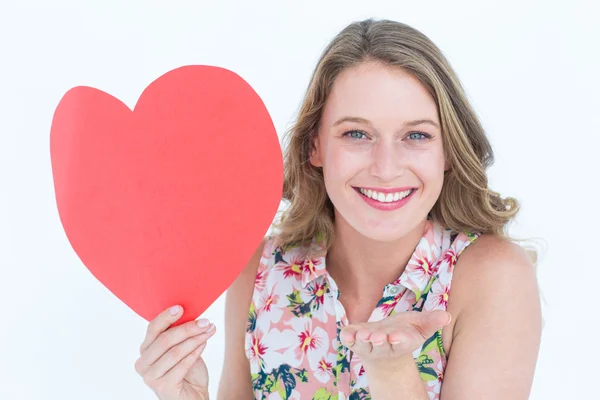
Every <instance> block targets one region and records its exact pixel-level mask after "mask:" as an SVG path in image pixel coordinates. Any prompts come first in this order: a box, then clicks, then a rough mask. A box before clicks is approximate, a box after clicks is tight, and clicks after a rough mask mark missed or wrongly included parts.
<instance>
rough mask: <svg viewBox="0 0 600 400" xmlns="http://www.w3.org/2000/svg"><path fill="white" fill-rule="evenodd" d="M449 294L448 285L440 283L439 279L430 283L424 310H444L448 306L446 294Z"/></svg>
mask: <svg viewBox="0 0 600 400" xmlns="http://www.w3.org/2000/svg"><path fill="white" fill-rule="evenodd" d="M449 294H450V286H449V285H444V284H442V283H441V281H440V279H436V281H435V282H434V283H433V285H431V291H430V293H429V295H428V296H427V300H426V301H425V305H424V307H423V308H424V310H425V311H433V310H445V309H446V307H447V306H448V296H449Z"/></svg>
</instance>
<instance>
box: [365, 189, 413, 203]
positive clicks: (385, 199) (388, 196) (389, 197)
mask: <svg viewBox="0 0 600 400" xmlns="http://www.w3.org/2000/svg"><path fill="white" fill-rule="evenodd" d="M358 191H359V192H360V193H362V194H363V195H365V196H367V197H369V198H371V199H373V200H377V201H379V202H381V203H391V202H393V201H398V200H402V199H403V198H405V197H406V196H408V195H409V194H410V193H411V192H412V189H409V190H405V191H404V192H396V193H381V192H376V191H375V190H371V189H363V188H358Z"/></svg>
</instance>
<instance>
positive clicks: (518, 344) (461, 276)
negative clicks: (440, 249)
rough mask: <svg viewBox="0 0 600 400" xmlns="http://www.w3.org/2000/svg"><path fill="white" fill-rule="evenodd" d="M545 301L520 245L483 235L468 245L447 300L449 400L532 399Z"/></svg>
mask: <svg viewBox="0 0 600 400" xmlns="http://www.w3.org/2000/svg"><path fill="white" fill-rule="evenodd" d="M540 303H541V302H540V295H539V290H538V285H537V279H536V274H535V268H534V266H533V264H532V263H531V261H530V259H529V256H528V254H527V252H526V251H525V250H524V249H523V248H522V247H521V246H519V245H517V244H515V243H512V242H510V241H509V240H506V239H503V238H500V237H498V236H494V235H481V236H480V237H479V238H477V240H474V241H473V242H472V243H471V244H470V245H469V246H468V247H466V248H465V249H464V251H463V254H462V255H461V257H460V258H459V259H458V260H457V262H456V265H455V269H454V278H453V283H452V290H451V294H450V296H449V302H448V311H449V312H450V314H452V317H453V318H452V320H453V323H452V324H451V325H450V326H448V327H446V328H450V329H448V330H445V338H444V340H445V342H444V349H445V350H446V352H447V354H448V355H449V361H448V367H447V369H446V372H445V374H444V398H447V399H455V398H466V397H468V398H500V397H501V398H523V399H524V398H528V393H529V390H530V386H531V380H532V379H533V373H534V370H535V364H536V359H537V354H538V351H539V346H540V338H541V330H542V315H541V304H540ZM506 382H509V383H510V385H507V384H506Z"/></svg>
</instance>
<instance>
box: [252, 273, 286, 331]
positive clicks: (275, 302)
mask: <svg viewBox="0 0 600 400" xmlns="http://www.w3.org/2000/svg"><path fill="white" fill-rule="evenodd" d="M276 288H277V284H274V285H273V287H272V288H271V290H270V291H264V292H262V293H261V295H260V298H259V299H258V301H257V302H256V303H257V304H256V312H257V314H258V315H260V316H261V319H262V318H264V319H266V322H267V323H265V324H264V325H261V326H260V328H262V327H265V328H266V329H265V330H267V329H268V328H269V327H270V326H271V324H272V323H275V324H276V323H277V322H279V320H280V319H281V317H282V315H283V308H284V307H285V304H284V301H282V297H281V295H280V294H279V293H278V292H277V291H276Z"/></svg>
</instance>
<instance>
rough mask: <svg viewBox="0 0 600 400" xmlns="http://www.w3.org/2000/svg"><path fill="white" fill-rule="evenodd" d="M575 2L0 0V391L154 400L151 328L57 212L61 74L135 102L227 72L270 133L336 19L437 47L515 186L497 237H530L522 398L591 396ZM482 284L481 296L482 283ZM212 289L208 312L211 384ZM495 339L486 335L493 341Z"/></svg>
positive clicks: (593, 94) (587, 203) (497, 171)
mask: <svg viewBox="0 0 600 400" xmlns="http://www.w3.org/2000/svg"><path fill="white" fill-rule="evenodd" d="M594 7H597V5H594V4H593V2H591V1H589V2H584V1H570V2H564V1H554V2H553V1H548V0H546V1H519V2H517V1H506V0H505V1H483V2H482V1H478V0H461V1H451V2H448V1H443V2H442V1H440V2H429V1H427V2H425V1H410V2H409V1H400V0H394V1H381V2H377V1H372V0H370V1H360V2H359V1H343V2H333V1H302V2H293V1H282V0H279V1H272V2H260V1H254V2H252V1H250V2H248V1H237V2H228V1H219V2H209V1H194V2H185V1H180V2H152V1H148V0H143V1H142V0H135V1H134V0H129V1H116V0H104V1H86V2H82V1H65V0H54V1H51V2H48V1H43V0H37V1H19V2H16V1H11V0H0V307H2V310H1V311H0V398H1V399H14V400H20V399H26V400H34V399H35V400H38V399H44V400H45V399H62V400H71V399H72V400H75V399H77V400H78V399H82V398H85V399H88V400H94V399H103V400H104V399H154V398H155V396H154V394H153V393H152V391H151V390H150V389H148V388H146V387H145V386H144V383H143V382H142V380H141V378H140V377H139V376H138V375H137V374H136V372H135V371H134V362H135V360H136V358H137V357H138V347H139V345H140V343H141V341H142V339H143V337H144V334H145V329H146V325H147V322H146V321H144V320H142V319H141V318H140V317H138V316H137V315H136V314H135V313H134V312H133V311H131V310H130V309H129V308H127V307H126V306H124V305H123V304H122V303H121V302H120V301H119V300H117V299H116V298H115V297H114V296H113V295H112V294H111V293H110V292H109V291H108V290H107V289H106V288H104V287H103V286H102V285H101V284H100V283H99V282H98V281H97V280H96V279H95V278H94V277H93V276H92V275H91V274H90V273H89V272H88V270H87V269H86V268H85V267H84V266H83V264H82V263H81V262H80V260H79V258H78V257H77V255H76V254H75V253H74V251H73V250H72V248H71V247H70V245H69V243H68V241H67V238H66V235H65V234H64V232H63V230H62V226H61V224H60V221H59V217H58V213H57V209H56V204H55V200H54V189H53V183H52V174H51V167H50V152H49V132H50V124H51V120H52V115H53V112H54V108H55V107H56V105H57V104H58V101H59V100H60V99H61V97H62V96H63V94H64V93H65V92H66V91H67V90H68V89H70V88H71V87H73V86H78V85H87V86H93V87H96V88H99V89H101V90H104V91H106V92H108V93H111V94H112V95H114V96H115V97H117V98H119V99H121V100H122V101H124V102H125V103H126V104H127V105H129V106H130V107H133V106H134V105H135V103H136V101H137V99H138V96H139V95H140V94H141V92H142V91H143V89H144V88H145V87H146V86H147V85H148V84H149V83H150V82H152V81H153V80H154V79H156V78H157V77H159V76H160V75H162V74H163V73H165V72H167V71H169V70H171V69H174V68H176V67H179V66H182V65H187V64H210V65H217V66H221V67H225V68H228V69H231V70H233V71H235V72H237V73H238V74H239V75H241V76H242V77H243V78H244V79H246V80H247V81H248V82H249V83H250V84H251V85H252V87H253V88H254V89H255V90H256V91H257V92H258V93H259V95H260V96H261V97H262V99H263V100H264V102H265V104H266V106H267V108H268V109H269V112H270V113H271V116H272V118H273V121H274V123H275V126H276V127H277V129H278V132H280V133H282V132H283V131H284V130H285V129H286V128H287V127H288V126H289V124H290V122H291V121H292V120H293V118H294V116H295V113H296V111H297V108H298V105H299V102H300V99H301V97H302V94H303V91H304V90H305V88H306V85H307V83H308V79H309V77H310V74H311V72H312V69H313V67H314V65H315V63H316V61H317V58H318V56H319V54H320V52H321V51H322V49H323V47H324V46H325V45H326V44H327V42H328V41H329V40H330V39H331V38H332V37H333V36H334V35H335V34H336V33H337V32H338V31H339V30H341V29H342V28H343V27H344V26H346V25H347V24H348V23H350V22H352V21H354V20H357V19H363V18H367V17H376V18H389V19H395V20H399V21H402V22H405V23H408V24H410V25H412V26H414V27H415V28H418V29H420V30H421V31H423V32H424V33H425V34H426V35H428V36H429V37H430V38H431V39H432V40H433V41H434V42H435V43H436V44H437V45H438V46H439V47H440V48H441V49H442V50H443V52H444V53H445V54H446V56H447V57H448V58H449V60H450V62H451V63H452V65H453V67H454V68H455V69H456V71H457V72H458V75H459V77H460V79H461V81H462V82H463V84H464V86H465V88H466V91H467V94H468V97H469V99H470V100H471V101H472V102H473V104H474V107H475V109H476V111H477V113H478V114H479V116H480V117H481V119H482V122H483V125H484V127H485V128H486V130H487V133H488V135H489V137H490V140H491V142H492V145H493V146H494V150H495V153H496V163H495V164H494V166H493V167H492V168H490V170H489V176H490V184H491V187H492V188H493V189H495V190H497V191H499V192H501V193H502V194H503V195H510V196H515V197H517V198H518V199H519V200H520V201H521V202H522V212H521V214H520V216H519V218H518V219H517V221H516V223H515V224H513V225H512V226H511V233H512V234H513V235H516V236H520V237H537V238H541V239H543V240H544V248H545V252H544V254H543V255H542V258H541V260H540V264H539V267H538V268H539V282H540V287H541V290H542V292H543V295H544V318H545V327H544V332H543V340H542V348H541V353H540V358H539V363H538V368H537V372H536V376H535V381H534V386H533V391H532V396H531V398H532V399H538V400H541V399H562V398H569V399H573V398H586V399H592V398H595V399H598V398H600V396H599V395H598V393H597V387H596V385H597V381H596V379H597V374H598V360H599V359H600V351H599V350H598V346H597V343H596V342H597V341H596V333H597V329H598V327H599V322H600V312H599V310H598V308H599V304H600V303H599V302H598V289H597V286H596V285H598V283H599V282H600V272H599V270H600V262H599V257H600V255H599V253H598V248H599V246H598V236H597V234H598V233H597V232H598V223H599V222H600V221H599V218H598V212H597V209H598V208H597V206H596V202H597V200H596V196H597V194H598V188H597V186H598V183H599V182H600V180H599V179H598V177H597V176H598V173H599V172H600V168H599V167H598V163H599V158H600V156H599V153H598V149H599V148H600V139H599V135H600V129H599V128H600V122H599V121H600V120H599V119H598V109H600V100H599V98H598V95H597V93H598V90H599V89H600V79H599V77H598V71H600V56H599V53H598V42H597V38H598V37H600V27H599V25H598V24H597V21H596V18H595V16H597V15H598V9H597V8H594ZM490 295H493V293H491V294H490ZM223 300H224V296H222V297H221V298H219V299H218V300H217V301H216V302H215V303H214V304H213V306H212V307H211V308H210V309H209V310H208V311H207V312H206V313H205V315H204V316H205V317H207V318H209V319H210V320H211V321H213V322H214V323H215V324H216V325H217V333H216V335H215V336H214V337H213V338H212V339H211V340H210V342H209V346H208V348H207V350H206V351H205V353H204V354H205V356H204V358H205V360H206V362H207V364H208V367H209V370H210V374H211V386H210V389H211V395H212V396H213V397H212V398H216V396H215V395H216V388H217V385H218V382H219V378H220V373H221V368H222V354H223V346H224V342H223V306H224V301H223ZM489 345H490V346H494V343H490V344H489Z"/></svg>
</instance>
